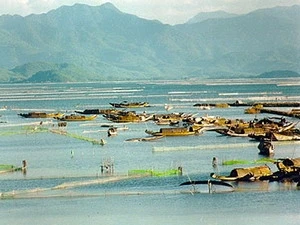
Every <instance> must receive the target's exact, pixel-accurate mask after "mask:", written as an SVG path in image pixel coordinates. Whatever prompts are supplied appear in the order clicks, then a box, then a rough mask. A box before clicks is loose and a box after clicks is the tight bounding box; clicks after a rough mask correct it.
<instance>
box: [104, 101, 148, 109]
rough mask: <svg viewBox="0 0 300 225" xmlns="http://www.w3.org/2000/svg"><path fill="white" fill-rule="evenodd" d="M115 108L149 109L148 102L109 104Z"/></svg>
mask: <svg viewBox="0 0 300 225" xmlns="http://www.w3.org/2000/svg"><path fill="white" fill-rule="evenodd" d="M109 104H111V105H112V106H113V107H115V108H142V107H149V106H150V105H149V103H148V102H127V101H123V102H121V103H109Z"/></svg>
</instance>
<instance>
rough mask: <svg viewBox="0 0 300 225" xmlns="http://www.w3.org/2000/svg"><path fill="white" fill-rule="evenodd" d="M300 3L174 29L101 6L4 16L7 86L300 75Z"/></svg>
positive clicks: (0, 27)
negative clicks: (287, 72) (270, 73)
mask: <svg viewBox="0 0 300 225" xmlns="http://www.w3.org/2000/svg"><path fill="white" fill-rule="evenodd" d="M299 21H300V6H293V7H276V8H272V9H264V10H257V11H254V12H252V13H249V14H246V15H241V16H235V17H231V18H225V19H222V18H218V19H207V20H205V21H202V22H201V23H186V24H182V25H176V26H171V25H167V24H162V23H160V22H159V21H156V20H145V19H141V18H139V17H137V16H134V15H130V14H126V13H123V12H121V11H120V10H118V9H117V8H116V7H115V6H114V5H112V4H111V3H106V4H103V5H101V6H88V5H83V4H75V5H73V6H63V7H60V8H58V9H56V10H52V11H50V12H48V13H45V14H40V15H29V16H26V17H21V16H17V15H15V16H10V15H4V16H1V17H0V37H1V38H0V57H1V61H0V68H2V69H0V81H1V82H8V81H11V82H16V81H18V82H20V81H45V82H46V81H60V80H61V81H101V80H137V79H190V78H193V79H202V78H207V77H224V78H226V77H241V76H256V74H260V73H263V72H265V71H273V70H291V71H297V72H299V71H300V65H299V61H300V54H299V53H300V51H299V50H300V39H299V36H300V22H299Z"/></svg>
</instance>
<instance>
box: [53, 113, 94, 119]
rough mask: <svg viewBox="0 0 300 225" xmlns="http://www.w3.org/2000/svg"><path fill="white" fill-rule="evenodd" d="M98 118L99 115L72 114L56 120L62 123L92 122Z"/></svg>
mask: <svg viewBox="0 0 300 225" xmlns="http://www.w3.org/2000/svg"><path fill="white" fill-rule="evenodd" d="M96 117H97V115H92V116H83V115H76V114H71V115H64V116H62V117H57V118H55V119H58V120H61V121H90V120H94V119H95V118H96Z"/></svg>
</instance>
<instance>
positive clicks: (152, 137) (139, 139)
mask: <svg viewBox="0 0 300 225" xmlns="http://www.w3.org/2000/svg"><path fill="white" fill-rule="evenodd" d="M163 137H164V136H149V137H142V138H129V139H126V140H125V141H130V142H138V141H156V140H158V139H161V138H163Z"/></svg>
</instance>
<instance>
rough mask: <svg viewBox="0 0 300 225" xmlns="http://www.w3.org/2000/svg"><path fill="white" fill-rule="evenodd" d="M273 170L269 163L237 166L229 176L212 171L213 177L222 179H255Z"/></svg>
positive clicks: (267, 174)
mask: <svg viewBox="0 0 300 225" xmlns="http://www.w3.org/2000/svg"><path fill="white" fill-rule="evenodd" d="M271 174H272V171H271V169H270V167H268V166H267V165H263V166H257V167H248V168H235V169H233V170H232V171H231V172H230V175H229V176H221V175H217V174H215V173H211V175H210V176H211V177H212V178H214V179H217V180H221V181H255V180H259V178H260V177H264V176H270V175H271Z"/></svg>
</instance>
